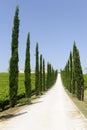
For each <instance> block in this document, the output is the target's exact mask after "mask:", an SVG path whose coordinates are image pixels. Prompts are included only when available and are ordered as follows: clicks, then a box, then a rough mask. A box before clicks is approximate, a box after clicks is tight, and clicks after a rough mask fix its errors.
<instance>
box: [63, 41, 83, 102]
mask: <svg viewBox="0 0 87 130" xmlns="http://www.w3.org/2000/svg"><path fill="white" fill-rule="evenodd" d="M61 77H62V81H63V84H64V86H65V87H66V88H67V89H68V90H69V91H70V92H71V93H72V94H74V95H76V96H77V98H78V99H79V100H82V101H83V100H84V77H83V72H82V67H81V62H80V55H79V50H78V49H77V46H76V43H75V42H74V44H73V51H72V52H70V56H69V59H68V61H67V63H66V65H65V67H64V69H63V70H61Z"/></svg>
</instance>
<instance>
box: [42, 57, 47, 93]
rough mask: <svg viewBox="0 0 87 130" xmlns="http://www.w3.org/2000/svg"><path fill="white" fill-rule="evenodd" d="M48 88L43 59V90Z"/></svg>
mask: <svg viewBox="0 0 87 130" xmlns="http://www.w3.org/2000/svg"><path fill="white" fill-rule="evenodd" d="M45 90H46V82H45V60H44V59H43V91H45Z"/></svg>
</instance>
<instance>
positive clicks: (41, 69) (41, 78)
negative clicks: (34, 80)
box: [40, 54, 43, 92]
mask: <svg viewBox="0 0 87 130" xmlns="http://www.w3.org/2000/svg"><path fill="white" fill-rule="evenodd" d="M42 67H43V66H42V54H41V55H40V92H42V91H43V88H42V87H43V86H42V85H43V84H42V80H43V77H42V76H43V75H42V71H43V68H42Z"/></svg>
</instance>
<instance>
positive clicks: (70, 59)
mask: <svg viewBox="0 0 87 130" xmlns="http://www.w3.org/2000/svg"><path fill="white" fill-rule="evenodd" d="M69 62H70V64H69V74H70V92H71V91H72V52H70V57H69Z"/></svg>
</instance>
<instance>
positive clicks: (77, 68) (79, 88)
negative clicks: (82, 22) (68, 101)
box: [73, 42, 84, 100]
mask: <svg viewBox="0 0 87 130" xmlns="http://www.w3.org/2000/svg"><path fill="white" fill-rule="evenodd" d="M73 62H74V73H75V87H76V95H77V98H78V99H79V100H84V78H83V73H82V67H81V63H80V56H79V51H78V49H77V47H76V44H75V42H74V45H73Z"/></svg>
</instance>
